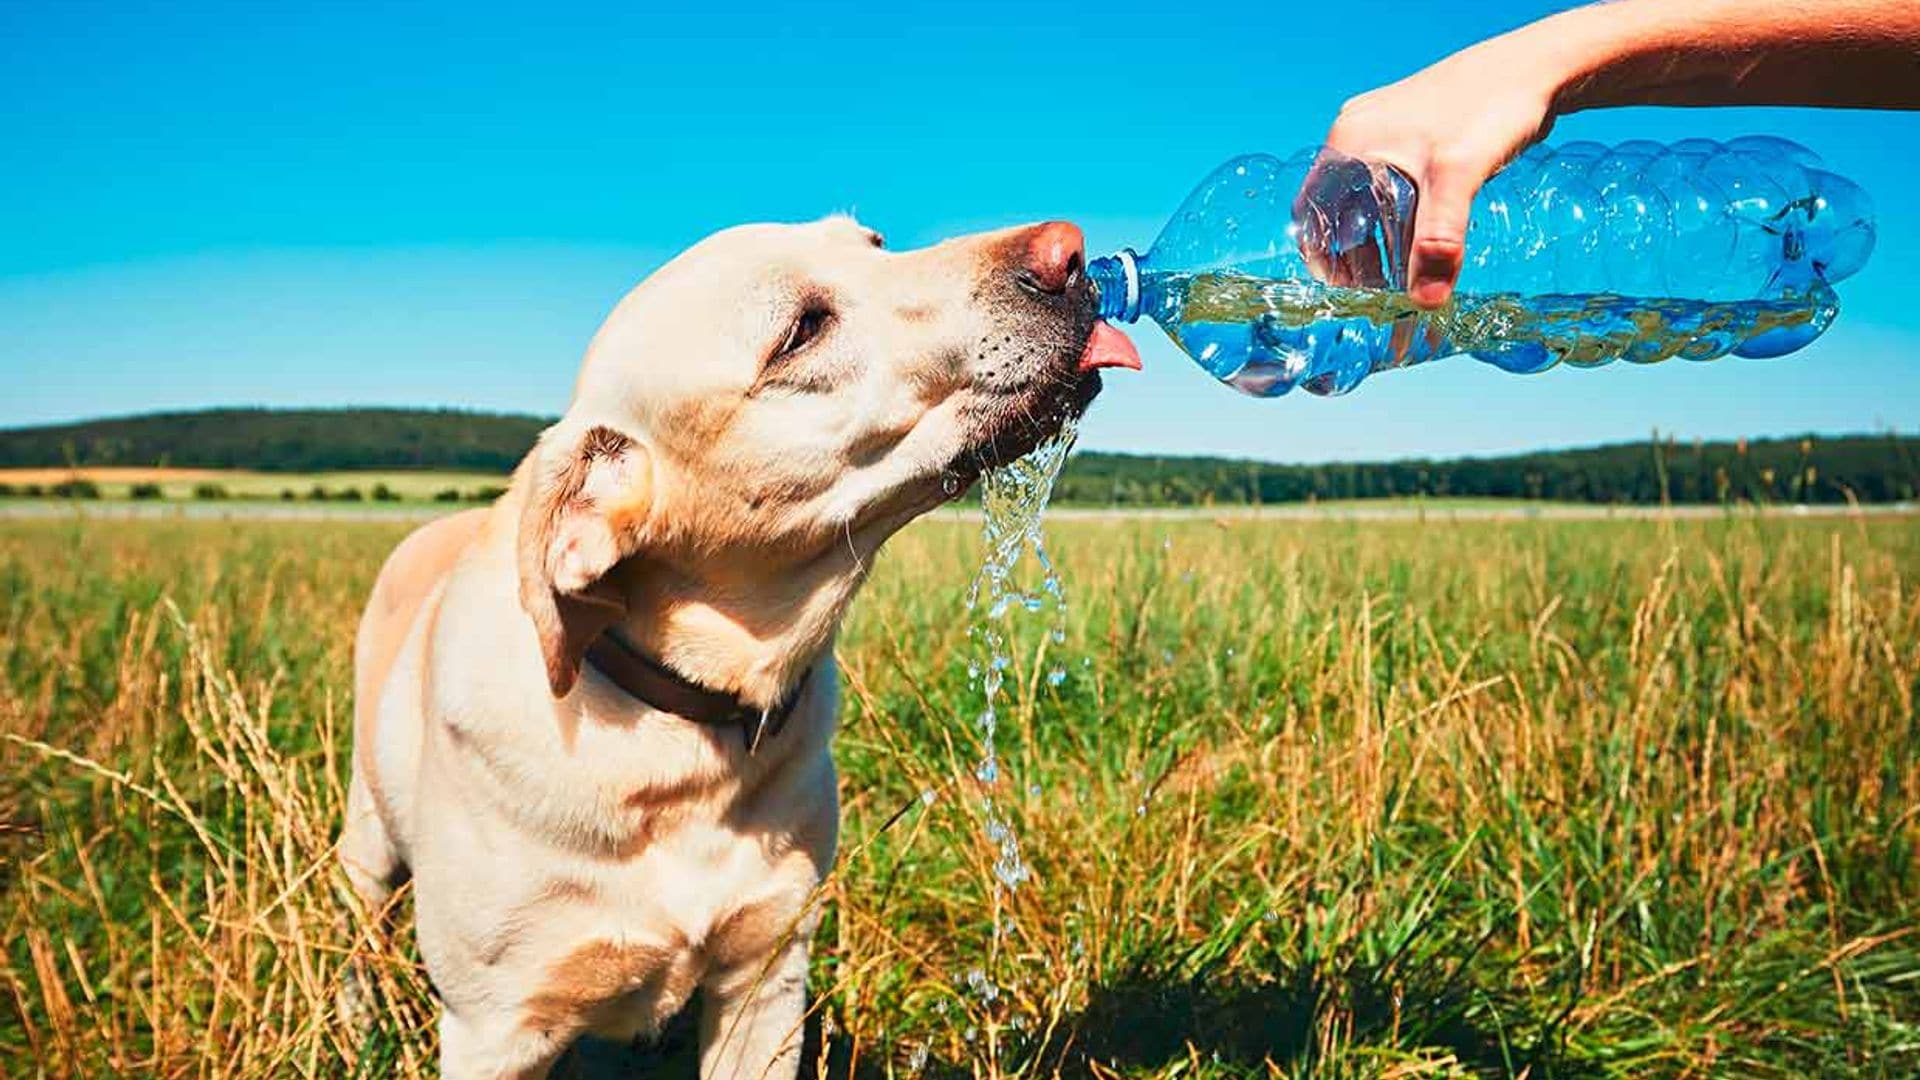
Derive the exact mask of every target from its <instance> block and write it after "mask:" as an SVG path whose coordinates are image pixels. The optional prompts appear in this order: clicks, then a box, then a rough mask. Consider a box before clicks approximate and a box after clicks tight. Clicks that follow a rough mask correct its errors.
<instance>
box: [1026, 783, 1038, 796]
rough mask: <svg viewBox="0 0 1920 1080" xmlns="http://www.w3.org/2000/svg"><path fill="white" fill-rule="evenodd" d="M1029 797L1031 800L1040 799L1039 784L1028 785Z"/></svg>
mask: <svg viewBox="0 0 1920 1080" xmlns="http://www.w3.org/2000/svg"><path fill="white" fill-rule="evenodd" d="M1027 797H1028V798H1030V799H1037V798H1039V797H1040V785H1039V784H1028V785H1027Z"/></svg>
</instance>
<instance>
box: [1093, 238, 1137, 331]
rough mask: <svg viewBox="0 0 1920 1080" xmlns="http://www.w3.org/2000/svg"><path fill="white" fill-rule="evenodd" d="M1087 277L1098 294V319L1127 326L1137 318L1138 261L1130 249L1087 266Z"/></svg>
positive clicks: (1124, 249)
mask: <svg viewBox="0 0 1920 1080" xmlns="http://www.w3.org/2000/svg"><path fill="white" fill-rule="evenodd" d="M1087 277H1088V278H1089V279H1091V280H1092V281H1093V285H1094V289H1095V290H1096V291H1097V292H1098V294H1099V297H1100V308H1099V316H1100V317H1101V318H1103V319H1107V320H1117V321H1119V322H1128V323H1130V322H1134V321H1135V320H1137V319H1139V318H1140V259H1139V256H1137V255H1135V254H1134V253H1133V249H1132V248H1121V249H1120V250H1119V251H1116V252H1114V253H1113V254H1112V255H1108V256H1106V257H1105V258H1101V259H1095V260H1093V261H1092V262H1090V263H1088V264H1087Z"/></svg>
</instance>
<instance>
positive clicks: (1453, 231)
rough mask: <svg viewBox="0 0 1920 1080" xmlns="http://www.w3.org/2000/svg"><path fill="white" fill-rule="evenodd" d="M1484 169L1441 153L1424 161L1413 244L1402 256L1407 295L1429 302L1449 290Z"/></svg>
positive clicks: (1423, 303) (1448, 293)
mask: <svg viewBox="0 0 1920 1080" xmlns="http://www.w3.org/2000/svg"><path fill="white" fill-rule="evenodd" d="M1486 178H1487V170H1486V169H1484V168H1478V167H1475V166H1474V165H1472V164H1469V163H1467V162H1464V161H1461V160H1458V159H1452V158H1448V157H1445V156H1438V155H1437V156H1435V157H1434V158H1432V159H1430V160H1429V161H1428V162H1427V167H1426V169H1425V170H1424V174H1423V176H1422V178H1421V181H1420V185H1419V186H1420V202H1419V207H1418V209H1417V210H1416V211H1415V212H1414V220H1413V250H1412V251H1411V252H1409V253H1408V257H1407V296H1408V298H1410V299H1411V300H1412V301H1413V302H1414V303H1415V304H1416V305H1418V306H1420V307H1423V308H1435V307H1439V306H1440V305H1441V304H1444V303H1446V302H1447V298H1448V297H1450V296H1452V295H1453V285H1454V282H1455V281H1456V280H1458V279H1459V277H1460V265H1461V262H1462V261H1463V260H1464V259H1465V257H1466V250H1467V221H1468V219H1469V217H1470V216H1471V214H1472V211H1473V197H1474V195H1476V194H1478V193H1479V191H1480V185H1481V184H1482V183H1483V182H1484V181H1485V180H1486Z"/></svg>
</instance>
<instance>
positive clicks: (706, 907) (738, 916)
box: [516, 824, 817, 1038]
mask: <svg viewBox="0 0 1920 1080" xmlns="http://www.w3.org/2000/svg"><path fill="white" fill-rule="evenodd" d="M816 882H817V874H816V873H815V872H814V870H813V865H812V860H811V858H809V857H806V856H804V855H803V854H802V853H800V852H798V851H789V852H787V853H784V854H781V853H778V852H777V851H769V850H768V849H767V848H766V847H765V846H764V845H763V844H762V843H761V842H760V841H758V840H757V839H755V838H752V837H747V836H742V835H740V834H738V833H736V832H732V831H730V830H727V829H725V828H724V827H720V826H715V825H708V824H697V825H696V824H688V825H683V826H682V827H680V828H678V829H674V830H671V831H668V832H666V833H664V834H663V835H662V836H660V837H659V838H658V839H657V840H656V841H655V842H654V843H653V844H652V845H650V846H649V848H648V849H647V851H646V852H645V853H644V854H642V855H640V856H638V857H636V858H633V859H629V860H624V861H622V862H620V863H618V864H614V865H605V864H602V865H598V866H588V865H580V864H578V863H574V864H573V865H570V866H568V867H566V868H564V869H561V868H557V867H556V868H555V872H553V873H552V874H551V875H550V877H549V880H548V881H547V883H546V884H545V886H544V887H543V888H542V889H541V896H542V898H543V901H544V902H543V903H542V904H541V905H540V910H538V911H537V912H530V913H529V915H531V918H529V919H527V920H524V921H521V920H516V921H521V925H523V926H528V925H531V926H540V927H545V928H548V930H547V932H546V933H544V934H541V935H540V936H543V937H546V938H547V939H548V940H546V941H544V942H542V943H541V947H540V948H539V949H538V950H537V951H538V953H539V955H540V956H541V962H540V963H539V964H537V965H536V966H535V967H536V970H535V971H534V972H531V973H530V974H531V975H532V976H533V977H532V979H531V982H532V983H533V989H532V993H531V994H530V995H528V997H527V999H526V1001H527V1005H526V1010H527V1016H526V1022H527V1023H528V1024H530V1025H532V1026H535V1027H543V1028H545V1027H563V1026H565V1024H564V1022H563V1021H564V1020H565V1018H567V1017H573V1018H576V1022H578V1023H584V1024H585V1025H586V1027H587V1028H588V1029H589V1030H593V1031H596V1032H598V1033H600V1034H603V1035H607V1036H610V1037H616V1038H630V1037H632V1036H634V1035H636V1034H640V1033H643V1032H648V1031H652V1030H655V1029H657V1027H658V1025H659V1024H660V1023H662V1022H664V1021H665V1020H666V1019H667V1018H669V1017H671V1016H672V1015H673V1014H674V1013H675V1012H677V1011H679V1009H680V1008H682V1007H683V1006H684V1005H685V1004H686V1001H687V999H688V997H689V996H690V995H691V994H692V992H693V990H694V988H695V987H697V986H699V985H700V984H701V983H702V982H703V981H705V980H707V979H708V978H709V977H711V976H715V975H719V974H724V973H726V972H729V971H735V970H739V969H741V968H743V967H746V966H752V965H757V964H759V963H760V962H761V961H762V960H763V959H764V958H765V957H766V956H768V955H769V954H770V953H771V952H773V951H774V950H775V949H777V948H779V946H780V944H781V943H782V940H783V939H785V938H786V937H788V936H789V935H792V934H795V933H798V932H800V923H801V922H803V921H804V920H803V918H802V916H803V913H804V906H805V900H806V897H807V896H808V894H809V893H810V891H811V890H812V888H813V886H814V884H815V883H816Z"/></svg>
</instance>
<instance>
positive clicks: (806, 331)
mask: <svg viewBox="0 0 1920 1080" xmlns="http://www.w3.org/2000/svg"><path fill="white" fill-rule="evenodd" d="M832 320H833V312H831V311H828V310H827V309H826V308H824V307H821V306H819V305H816V304H809V305H807V307H806V308H805V309H804V310H802V311H801V312H800V317H799V318H797V319H795V320H793V325H792V326H790V327H788V328H787V338H786V340H785V341H782V342H781V343H780V347H779V348H778V349H775V350H774V353H773V358H774V359H775V360H778V359H780V358H781V357H783V356H791V355H793V354H794V353H797V352H799V351H800V350H801V349H804V348H806V347H807V345H808V344H809V343H810V342H812V341H813V339H815V338H817V337H819V336H820V335H821V334H822V333H823V332H825V331H826V329H827V324H828V323H829V322H831V321H832Z"/></svg>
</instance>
